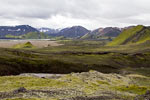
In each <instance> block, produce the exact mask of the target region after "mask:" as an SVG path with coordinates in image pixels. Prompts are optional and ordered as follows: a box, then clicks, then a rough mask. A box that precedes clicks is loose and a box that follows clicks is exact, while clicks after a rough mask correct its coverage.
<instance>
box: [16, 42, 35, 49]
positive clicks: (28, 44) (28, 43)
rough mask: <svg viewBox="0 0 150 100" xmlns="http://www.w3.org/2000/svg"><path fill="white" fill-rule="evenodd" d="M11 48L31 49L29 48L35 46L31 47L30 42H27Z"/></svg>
mask: <svg viewBox="0 0 150 100" xmlns="http://www.w3.org/2000/svg"><path fill="white" fill-rule="evenodd" d="M13 48H16V49H23V48H30V49H31V48H35V46H33V45H32V43H31V42H27V43H24V44H17V45H15V46H13Z"/></svg>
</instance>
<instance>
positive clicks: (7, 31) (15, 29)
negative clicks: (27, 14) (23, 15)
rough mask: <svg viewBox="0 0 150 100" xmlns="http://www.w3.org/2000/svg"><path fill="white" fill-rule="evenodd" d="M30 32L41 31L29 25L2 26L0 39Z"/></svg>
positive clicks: (0, 27)
mask: <svg viewBox="0 0 150 100" xmlns="http://www.w3.org/2000/svg"><path fill="white" fill-rule="evenodd" d="M30 32H39V31H38V30H37V29H35V28H33V27H31V26H29V25H19V26H0V37H5V36H6V35H13V36H19V35H23V34H27V33H30Z"/></svg>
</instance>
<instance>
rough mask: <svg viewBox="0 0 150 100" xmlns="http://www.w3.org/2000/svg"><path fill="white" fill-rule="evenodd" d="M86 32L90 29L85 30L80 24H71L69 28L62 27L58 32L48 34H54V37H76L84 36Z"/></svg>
mask: <svg viewBox="0 0 150 100" xmlns="http://www.w3.org/2000/svg"><path fill="white" fill-rule="evenodd" d="M88 32H90V31H89V30H87V29H86V28H84V27H82V26H73V27H70V28H64V29H62V30H61V31H60V32H58V33H55V34H49V35H50V36H55V37H58V36H64V37H67V38H77V37H81V36H84V35H85V34H86V33H88Z"/></svg>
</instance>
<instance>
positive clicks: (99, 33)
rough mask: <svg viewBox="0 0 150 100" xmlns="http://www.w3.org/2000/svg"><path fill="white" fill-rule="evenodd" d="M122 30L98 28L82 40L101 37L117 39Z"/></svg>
mask: <svg viewBox="0 0 150 100" xmlns="http://www.w3.org/2000/svg"><path fill="white" fill-rule="evenodd" d="M120 33H121V29H120V28H117V27H106V28H98V29H96V30H93V31H91V32H89V33H88V34H86V35H84V36H83V37H81V39H99V38H100V37H117V36H118V35H119V34H120Z"/></svg>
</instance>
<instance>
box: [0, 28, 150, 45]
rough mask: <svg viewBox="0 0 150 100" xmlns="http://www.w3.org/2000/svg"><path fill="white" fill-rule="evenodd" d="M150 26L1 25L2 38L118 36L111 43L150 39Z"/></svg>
mask: <svg viewBox="0 0 150 100" xmlns="http://www.w3.org/2000/svg"><path fill="white" fill-rule="evenodd" d="M149 32H150V27H146V26H142V25H138V26H129V27H124V28H118V27H106V28H98V29H95V30H93V31H91V30H88V29H86V28H84V27H82V26H72V27H67V28H64V29H51V28H34V27H32V26H29V25H19V26H0V38H26V39H27V38H29V39H34V38H35V39H38V38H48V37H65V38H74V39H75V38H77V39H87V40H89V39H93V40H97V39H101V38H102V37H108V38H109V37H117V38H116V39H115V40H114V41H112V42H111V43H110V44H109V45H122V44H130V43H141V42H143V41H145V39H146V40H149Z"/></svg>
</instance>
